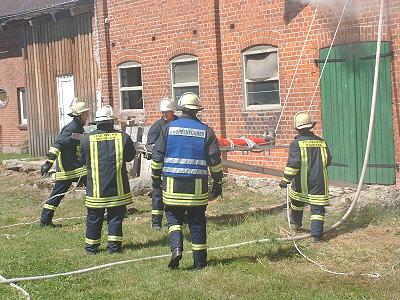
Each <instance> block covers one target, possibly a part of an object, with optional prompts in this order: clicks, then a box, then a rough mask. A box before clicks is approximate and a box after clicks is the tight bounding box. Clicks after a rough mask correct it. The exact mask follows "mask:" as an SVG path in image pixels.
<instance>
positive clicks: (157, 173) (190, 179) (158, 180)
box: [152, 92, 222, 270]
mask: <svg viewBox="0 0 400 300" xmlns="http://www.w3.org/2000/svg"><path fill="white" fill-rule="evenodd" d="M179 104H180V107H181V110H182V115H181V117H179V118H178V119H177V120H175V121H172V122H170V123H169V124H168V125H167V126H166V128H165V129H164V130H163V131H162V132H161V135H160V138H159V139H158V140H157V142H156V144H155V146H154V148H153V161H152V179H153V184H154V185H155V186H156V187H161V186H162V195H163V201H164V204H165V215H166V217H167V219H168V231H169V240H170V247H171V260H170V262H169V264H168V267H169V268H170V269H176V268H178V267H179V261H180V259H181V258H182V251H183V234H182V225H183V220H184V215H185V213H187V218H188V223H189V229H190V235H191V241H192V250H193V259H194V267H195V268H196V269H198V270H199V269H202V268H204V267H206V266H207V241H206V238H207V234H206V217H205V211H206V207H207V202H208V197H209V193H208V169H209V170H210V172H211V176H212V179H213V185H212V194H213V196H215V197H216V196H219V195H221V193H222V165H221V152H220V150H219V147H218V142H217V138H216V136H215V133H214V131H213V130H212V129H211V128H210V127H209V126H207V125H206V124H204V123H202V122H201V121H200V120H199V119H198V118H197V113H198V112H199V111H200V110H202V109H203V107H202V106H201V105H200V99H199V98H198V97H197V95H196V94H194V93H190V92H188V93H184V94H183V95H182V96H181V98H180V99H179Z"/></svg>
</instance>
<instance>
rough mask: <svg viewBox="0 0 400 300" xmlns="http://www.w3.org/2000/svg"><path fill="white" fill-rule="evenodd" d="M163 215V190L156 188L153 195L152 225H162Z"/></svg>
mask: <svg viewBox="0 0 400 300" xmlns="http://www.w3.org/2000/svg"><path fill="white" fill-rule="evenodd" d="M163 215H164V203H163V200H162V190H161V189H154V190H153V193H152V195H151V221H152V225H153V226H159V227H161V225H162V219H163Z"/></svg>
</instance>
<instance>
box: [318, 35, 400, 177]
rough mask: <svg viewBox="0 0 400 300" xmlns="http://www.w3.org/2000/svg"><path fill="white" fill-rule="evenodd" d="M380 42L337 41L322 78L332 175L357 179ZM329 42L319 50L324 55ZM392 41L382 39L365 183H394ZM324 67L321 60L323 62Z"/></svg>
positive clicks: (323, 119)
mask: <svg viewBox="0 0 400 300" xmlns="http://www.w3.org/2000/svg"><path fill="white" fill-rule="evenodd" d="M375 52H376V42H364V43H354V44H347V45H341V46H336V47H334V48H332V50H331V53H330V54H329V60H328V63H327V65H326V67H325V71H324V74H323V76H322V80H321V97H322V123H323V129H324V137H325V139H326V140H327V142H328V145H329V147H330V150H331V152H332V155H333V161H334V162H335V163H336V165H335V166H332V167H330V168H329V176H330V178H332V179H337V180H342V181H347V182H357V181H358V179H359V176H360V174H361V168H362V164H363V158H364V154H365V145H366V142H367V134H368V125H369V116H370V108H371V97H372V89H373V77H374V67H375V56H374V55H375ZM327 53H328V48H325V49H321V50H320V61H323V60H324V59H325V58H326V56H327ZM388 54H390V45H389V43H388V42H383V43H382V49H381V62H380V71H379V85H378V95H377V106H376V113H375V127H374V134H373V140H372V147H371V153H370V159H369V167H368V170H367V174H366V177H365V182H366V183H378V184H393V183H395V169H394V145H393V119H392V118H393V117H392V116H393V115H392V97H391V78H390V59H391V57H390V55H388ZM320 69H321V70H322V63H321V68H320Z"/></svg>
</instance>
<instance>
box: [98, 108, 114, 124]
mask: <svg viewBox="0 0 400 300" xmlns="http://www.w3.org/2000/svg"><path fill="white" fill-rule="evenodd" d="M110 120H115V118H114V112H113V109H112V107H111V106H110V105H106V106H103V107H100V108H99V109H98V110H97V111H96V119H95V122H104V121H110Z"/></svg>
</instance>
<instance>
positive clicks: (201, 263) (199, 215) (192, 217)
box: [165, 205, 207, 269]
mask: <svg viewBox="0 0 400 300" xmlns="http://www.w3.org/2000/svg"><path fill="white" fill-rule="evenodd" d="M205 212H206V206H205V205H202V206H188V207H186V206H169V205H167V206H165V215H166V217H167V220H168V233H169V241H170V247H171V251H172V250H173V249H175V248H181V249H182V250H183V233H182V225H183V220H184V217H185V213H187V217H188V223H189V229H190V237H191V241H192V250H193V259H194V267H195V268H197V269H200V268H204V267H205V266H206V265H207V244H206V243H207V241H206V240H207V233H206V215H205Z"/></svg>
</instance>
